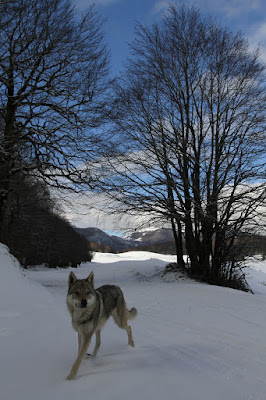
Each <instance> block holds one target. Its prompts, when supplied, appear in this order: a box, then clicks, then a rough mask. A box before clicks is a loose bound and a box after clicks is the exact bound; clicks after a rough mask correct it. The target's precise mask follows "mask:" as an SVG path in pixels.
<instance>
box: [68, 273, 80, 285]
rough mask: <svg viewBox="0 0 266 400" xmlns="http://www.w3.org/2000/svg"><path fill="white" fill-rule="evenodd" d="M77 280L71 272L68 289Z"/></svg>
mask: <svg viewBox="0 0 266 400" xmlns="http://www.w3.org/2000/svg"><path fill="white" fill-rule="evenodd" d="M77 280H78V279H77V277H76V275H75V274H74V272H72V271H71V272H70V274H69V277H68V287H69V288H70V287H71V286H72V285H73V283H75V282H76V281H77Z"/></svg>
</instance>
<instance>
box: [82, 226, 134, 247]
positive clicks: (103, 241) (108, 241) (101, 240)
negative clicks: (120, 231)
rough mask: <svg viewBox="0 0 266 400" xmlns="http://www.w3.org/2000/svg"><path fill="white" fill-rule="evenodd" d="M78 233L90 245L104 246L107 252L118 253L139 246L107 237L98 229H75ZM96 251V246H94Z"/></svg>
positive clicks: (121, 239)
mask: <svg viewBox="0 0 266 400" xmlns="http://www.w3.org/2000/svg"><path fill="white" fill-rule="evenodd" d="M75 229H76V231H77V232H78V233H80V234H81V235H83V236H85V238H86V239H87V240H88V241H89V242H90V243H91V244H92V248H93V247H94V246H93V244H96V245H100V246H105V247H107V250H109V249H110V251H114V252H120V251H125V250H128V249H130V248H132V247H135V246H137V245H139V243H136V242H135V241H134V240H131V239H124V238H121V237H118V236H114V235H112V236H111V235H108V234H107V233H105V232H104V231H102V230H101V229H98V228H75ZM96 249H97V246H96Z"/></svg>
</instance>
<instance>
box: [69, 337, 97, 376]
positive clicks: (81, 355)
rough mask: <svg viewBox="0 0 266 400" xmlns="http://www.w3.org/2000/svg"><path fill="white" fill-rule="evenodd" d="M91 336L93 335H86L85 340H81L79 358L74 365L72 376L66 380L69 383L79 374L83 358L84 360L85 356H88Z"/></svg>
mask: <svg viewBox="0 0 266 400" xmlns="http://www.w3.org/2000/svg"><path fill="white" fill-rule="evenodd" d="M91 336H92V335H86V336H85V337H84V338H83V340H80V339H81V338H79V344H80V345H79V352H78V356H77V358H76V361H75V362H74V364H73V366H72V368H71V371H70V374H69V375H68V376H67V378H66V379H67V380H68V381H70V380H71V379H74V378H75V376H76V375H77V372H78V369H79V366H80V364H81V361H82V360H83V358H84V356H85V354H86V351H87V348H88V347H89V345H90V341H91Z"/></svg>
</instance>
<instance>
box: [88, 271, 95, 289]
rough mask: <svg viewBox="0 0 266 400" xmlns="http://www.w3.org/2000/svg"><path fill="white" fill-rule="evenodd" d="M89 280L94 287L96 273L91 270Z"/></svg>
mask: <svg viewBox="0 0 266 400" xmlns="http://www.w3.org/2000/svg"><path fill="white" fill-rule="evenodd" d="M87 281H88V282H89V283H90V284H91V286H92V287H93V288H94V273H93V271H91V273H90V275H89V276H88V278H87Z"/></svg>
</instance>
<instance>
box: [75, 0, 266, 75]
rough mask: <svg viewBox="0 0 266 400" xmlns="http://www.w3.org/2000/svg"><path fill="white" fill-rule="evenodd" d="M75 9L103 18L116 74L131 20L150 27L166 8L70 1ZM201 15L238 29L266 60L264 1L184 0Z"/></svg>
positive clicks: (122, 1) (156, 0) (123, 0)
mask: <svg viewBox="0 0 266 400" xmlns="http://www.w3.org/2000/svg"><path fill="white" fill-rule="evenodd" d="M73 2H74V3H75V4H76V6H77V8H78V9H79V10H84V9H86V8H87V7H88V6H89V5H90V4H91V3H94V4H95V5H96V8H97V10H98V11H99V13H100V14H101V15H102V16H103V17H104V18H107V23H106V25H105V31H106V37H107V41H108V44H109V48H110V50H111V56H112V70H113V73H117V72H118V71H119V69H120V68H121V67H122V64H123V61H124V60H125V58H126V56H127V55H128V46H127V42H130V41H131V40H132V39H133V36H134V35H133V32H134V25H135V21H139V22H141V23H144V24H151V23H152V22H153V21H155V20H158V19H160V16H161V14H162V13H163V12H164V11H165V10H166V9H167V7H168V4H169V1H167V0H94V1H91V0H73ZM183 2H184V3H185V4H192V3H193V4H195V5H196V6H198V7H199V8H200V10H201V12H202V13H207V14H209V15H211V16H213V17H215V18H216V19H217V21H219V22H220V23H221V24H222V25H224V26H227V27H229V28H230V29H231V30H233V31H237V30H241V31H242V32H243V34H244V35H245V36H246V37H247V38H248V39H249V42H250V44H251V45H252V46H256V45H257V44H260V45H262V57H263V59H264V61H266V0H194V1H192V0H184V1H183Z"/></svg>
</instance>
